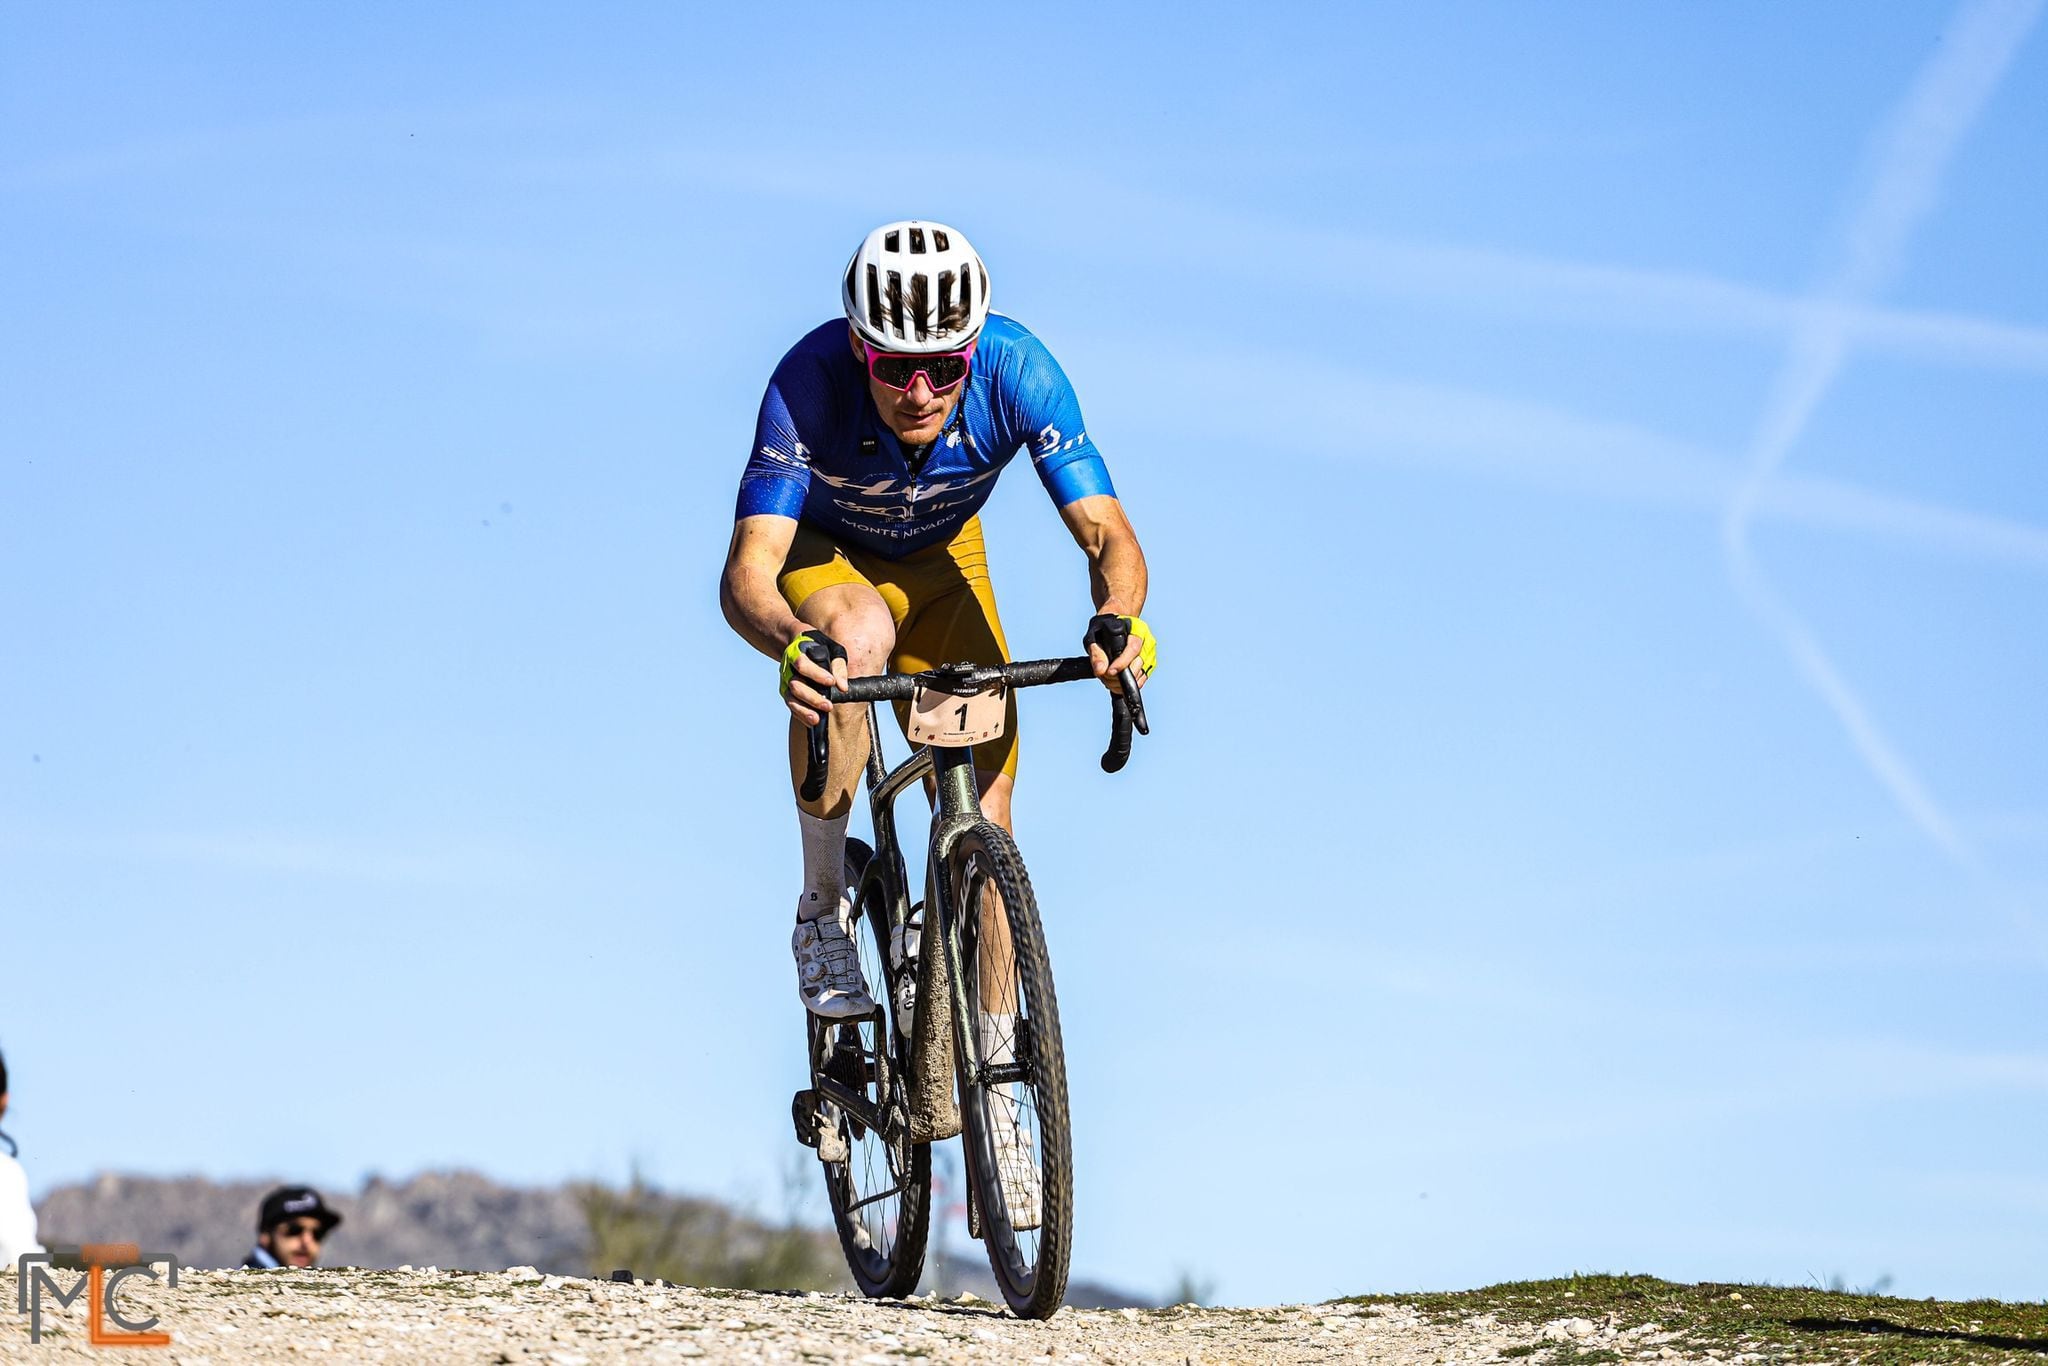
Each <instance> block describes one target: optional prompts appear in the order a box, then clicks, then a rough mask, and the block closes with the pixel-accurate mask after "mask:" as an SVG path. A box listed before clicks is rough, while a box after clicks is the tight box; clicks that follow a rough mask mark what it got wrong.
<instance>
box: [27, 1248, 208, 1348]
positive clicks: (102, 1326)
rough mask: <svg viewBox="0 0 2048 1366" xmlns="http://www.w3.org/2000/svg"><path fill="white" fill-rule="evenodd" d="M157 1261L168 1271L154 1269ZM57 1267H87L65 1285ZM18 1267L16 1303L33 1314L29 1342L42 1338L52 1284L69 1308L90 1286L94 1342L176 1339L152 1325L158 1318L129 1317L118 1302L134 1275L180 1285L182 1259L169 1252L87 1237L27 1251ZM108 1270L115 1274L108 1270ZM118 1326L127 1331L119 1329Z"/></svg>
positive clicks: (161, 1343) (163, 1343)
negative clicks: (135, 1319) (91, 1240)
mask: <svg viewBox="0 0 2048 1366" xmlns="http://www.w3.org/2000/svg"><path fill="white" fill-rule="evenodd" d="M158 1262H162V1263H163V1264H164V1269H165V1273H166V1274H164V1275H162V1276H159V1275H158V1274H157V1273H156V1272H155V1271H154V1270H152V1269H151V1268H152V1266H153V1265H154V1264H156V1263H158ZM52 1268H57V1269H61V1270H68V1271H83V1272H84V1273H85V1275H83V1276H81V1277H80V1278H79V1279H78V1281H77V1283H76V1284H74V1285H73V1286H72V1287H71V1288H70V1289H69V1290H66V1289H65V1288H64V1287H63V1286H61V1285H59V1284H58V1283H57V1278H56V1277H55V1276H54V1275H52V1274H51V1269H52ZM15 1270H16V1271H18V1272H19V1273H20V1284H19V1285H18V1286H17V1288H16V1290H15V1301H16V1303H15V1309H16V1311H17V1312H18V1313H22V1314H26V1315H28V1340H29V1341H30V1342H41V1341H42V1340H43V1292H44V1291H46V1290H47V1291H48V1292H49V1293H50V1294H51V1295H52V1296H53V1297H55V1299H56V1301H57V1307H58V1308H59V1309H69V1308H70V1307H71V1302H72V1301H73V1300H75V1299H77V1298H78V1297H79V1296H80V1295H81V1294H85V1293H86V1292H88V1291H90V1292H91V1295H90V1298H89V1299H88V1300H87V1301H86V1314H85V1317H86V1325H87V1328H86V1333H87V1337H86V1340H87V1341H88V1342H90V1343H91V1344H92V1345H93V1346H95V1347H168V1346H170V1345H171V1335H170V1334H169V1333H157V1332H152V1331H151V1330H152V1329H154V1328H155V1327H156V1325H157V1320H156V1319H154V1318H147V1319H143V1320H142V1321H141V1322H139V1323H134V1322H130V1321H129V1320H128V1319H126V1318H123V1317H122V1316H121V1309H120V1305H119V1304H118V1303H117V1302H116V1297H117V1296H118V1295H119V1294H120V1293H121V1282H123V1281H125V1280H127V1279H128V1278H129V1277H130V1276H143V1277H146V1278H148V1279H149V1280H152V1281H162V1282H164V1283H165V1284H167V1285H170V1286H172V1287H173V1288H175V1287H176V1286H177V1284H178V1259H177V1258H176V1257H173V1256H172V1255H171V1254H170V1253H168V1252H142V1251H140V1250H138V1249H137V1248H136V1246H135V1244H133V1243H87V1244H86V1245H85V1246H83V1247H76V1248H52V1249H51V1250H50V1251H48V1252H24V1253H22V1254H21V1258H20V1260H19V1261H18V1262H17V1263H16V1264H15ZM109 1271H111V1272H113V1274H112V1275H108V1274H107V1273H108V1272H109ZM109 1324H111V1325H112V1327H109V1326H108V1325H109ZM116 1328H118V1329H121V1330H122V1331H120V1332H116V1331H114V1330H115V1329H116Z"/></svg>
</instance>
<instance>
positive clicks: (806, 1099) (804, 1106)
mask: <svg viewBox="0 0 2048 1366" xmlns="http://www.w3.org/2000/svg"><path fill="white" fill-rule="evenodd" d="M789 1117H790V1120H791V1121H792V1122H793V1123H795V1125H796V1141H797V1142H799V1143H801V1144H803V1145H804V1146H805V1147H806V1148H815V1147H817V1146H818V1093H817V1092H816V1091H813V1090H810V1089H809V1088H806V1089H804V1090H802V1091H799V1092H797V1093H796V1094H795V1095H794V1096H791V1097H790V1100H789Z"/></svg>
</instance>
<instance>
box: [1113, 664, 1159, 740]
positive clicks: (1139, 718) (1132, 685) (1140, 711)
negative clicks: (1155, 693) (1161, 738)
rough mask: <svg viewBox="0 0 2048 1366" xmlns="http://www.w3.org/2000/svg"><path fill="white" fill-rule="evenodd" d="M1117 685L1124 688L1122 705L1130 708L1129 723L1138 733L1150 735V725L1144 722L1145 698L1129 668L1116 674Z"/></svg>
mask: <svg viewBox="0 0 2048 1366" xmlns="http://www.w3.org/2000/svg"><path fill="white" fill-rule="evenodd" d="M1116 681H1117V686H1118V687H1120V688H1122V689H1123V690H1124V694H1123V695H1124V705H1126V706H1128V707H1129V708H1130V709H1131V725H1132V726H1133V727H1135V728H1136V730H1137V732H1138V734H1140V735H1150V734H1151V733H1152V727H1150V726H1148V725H1146V724H1145V698H1144V694H1143V693H1142V691H1141V690H1140V689H1139V687H1138V680H1137V678H1136V676H1135V673H1134V671H1133V670H1131V669H1125V670H1123V671H1122V672H1121V673H1119V674H1118V675H1117V676H1116Z"/></svg>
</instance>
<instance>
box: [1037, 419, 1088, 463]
mask: <svg viewBox="0 0 2048 1366" xmlns="http://www.w3.org/2000/svg"><path fill="white" fill-rule="evenodd" d="M1061 435H1062V433H1061V431H1060V429H1059V428H1057V427H1055V426H1053V425H1052V424H1051V423H1050V422H1048V423H1046V424H1045V426H1043V427H1041V428H1040V429H1039V432H1038V440H1037V443H1036V444H1037V447H1038V449H1037V450H1035V451H1033V452H1032V453H1031V458H1032V459H1034V460H1043V459H1045V458H1046V457H1047V456H1048V455H1058V454H1059V453H1060V452H1061V451H1070V450H1072V449H1074V447H1076V446H1078V445H1080V444H1081V443H1082V442H1083V441H1086V440H1087V439H1088V433H1086V432H1075V433H1074V434H1073V435H1072V436H1069V437H1067V438H1066V440H1065V441H1062V440H1060V437H1061Z"/></svg>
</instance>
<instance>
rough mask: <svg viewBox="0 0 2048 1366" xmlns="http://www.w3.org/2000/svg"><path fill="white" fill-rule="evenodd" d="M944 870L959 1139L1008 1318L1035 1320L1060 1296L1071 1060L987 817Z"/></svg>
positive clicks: (1021, 882) (1036, 929) (1070, 1205)
mask: <svg viewBox="0 0 2048 1366" xmlns="http://www.w3.org/2000/svg"><path fill="white" fill-rule="evenodd" d="M947 873H948V877H949V878H950V884H949V885H950V888H951V891H952V903H953V908H954V927H955V933H957V934H958V936H959V939H960V975H961V992H960V995H961V998H962V999H964V1001H965V1003H966V1006H967V1010H966V1011H965V1012H964V1016H963V1015H962V1013H961V1012H956V1018H955V1020H954V1030H955V1035H956V1038H957V1039H958V1040H959V1046H958V1047H957V1048H956V1049H955V1050H954V1056H955V1057H956V1059H958V1063H959V1081H960V1116H961V1120H962V1142H964V1143H965V1145H966V1147H967V1169H968V1174H969V1180H970V1181H971V1182H972V1183H973V1188H974V1196H975V1201H976V1205H977V1209H978V1212H979V1214H980V1216H981V1237H982V1242H983V1243H984V1244H985V1245H986V1246H987V1248H988V1262H989V1269H990V1270H991V1271H993V1272H994V1273H995V1279H996V1284H997V1285H998V1286H1000V1287H1001V1288H1002V1292H1003V1298H1004V1299H1005V1300H1006V1301H1008V1303H1009V1306H1010V1310H1011V1312H1012V1313H1014V1314H1016V1315H1017V1316H1018V1317H1019V1318H1027V1319H1042V1318H1046V1317H1049V1316H1050V1315H1051V1314H1052V1313H1053V1311H1054V1310H1056V1309H1058V1308H1059V1307H1060V1301H1061V1300H1062V1299H1064V1298H1065V1297H1066V1293H1067V1261H1068V1257H1069V1256H1070V1254H1071V1253H1072V1250H1073V1237H1074V1167H1073V1146H1072V1140H1071V1138H1070V1136H1069V1133H1068V1128H1067V1062H1066V1054H1065V1052H1064V1050H1063V1049H1062V1047H1061V1044H1060V1015H1059V1004H1058V1002H1057V1001H1056V1000H1054V998H1053V989H1052V963H1051V960H1050V958H1049V957H1048V956H1047V954H1046V951H1045V934H1044V931H1043V928H1042V927H1041V926H1040V924H1039V919H1038V902H1037V899H1036V898H1035V897H1034V896H1033V895H1032V891H1031V879H1030V877H1029V876H1028V875H1027V874H1026V873H1025V871H1024V860H1023V858H1022V857H1021V856H1019V854H1018V853H1017V846H1016V844H1015V842H1014V841H1012V840H1011V838H1010V835H1009V832H1008V831H1006V830H1004V829H1003V828H1002V827H1001V826H999V825H996V824H994V823H993V822H991V821H983V822H981V823H979V824H978V825H976V826H974V827H973V828H972V829H970V830H968V831H967V832H966V833H965V834H963V835H962V836H961V837H960V839H959V840H958V841H957V842H956V843H955V844H954V846H953V850H952V853H951V855H950V857H949V859H948V862H947ZM970 1038H971V1039H972V1040H973V1043H972V1046H970V1045H969V1042H968V1041H969V1039H970ZM970 1056H972V1057H976V1058H979V1059H980V1062H979V1064H978V1065H976V1064H971V1063H969V1062H968V1061H967V1059H968V1058H969V1057H970Z"/></svg>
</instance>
